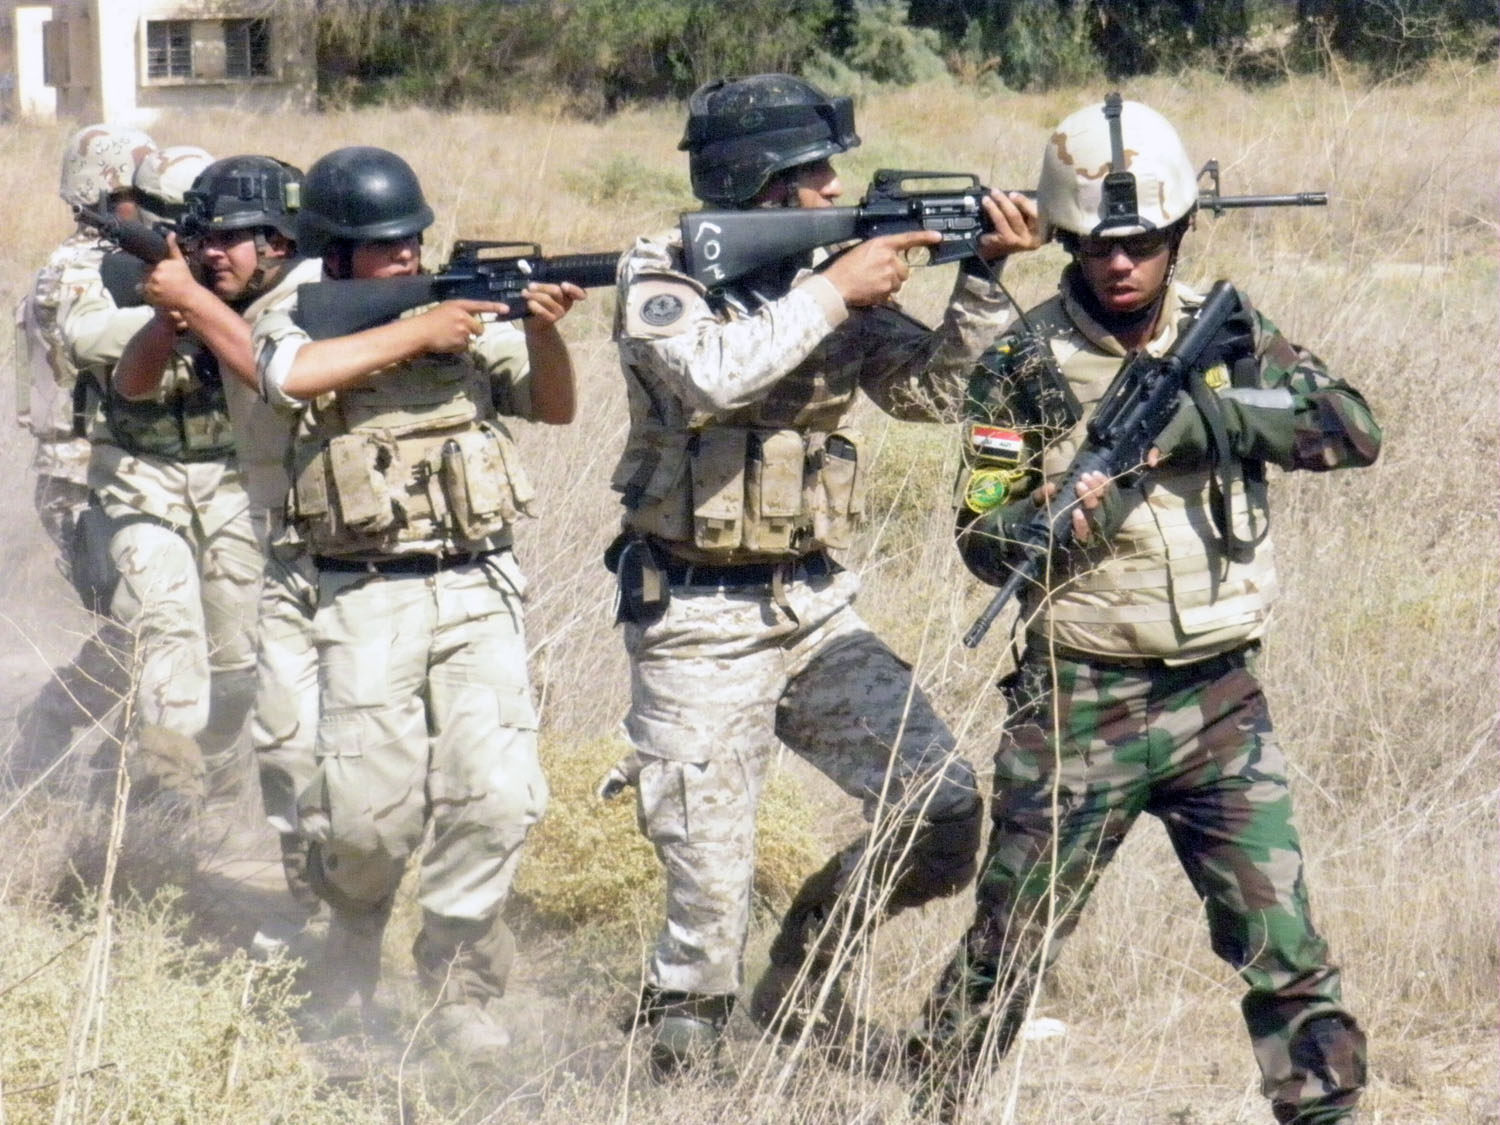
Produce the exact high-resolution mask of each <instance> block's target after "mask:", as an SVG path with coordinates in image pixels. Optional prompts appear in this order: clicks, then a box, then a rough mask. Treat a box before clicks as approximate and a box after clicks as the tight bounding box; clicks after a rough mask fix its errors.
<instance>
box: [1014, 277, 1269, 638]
mask: <svg viewBox="0 0 1500 1125" xmlns="http://www.w3.org/2000/svg"><path fill="white" fill-rule="evenodd" d="M1069 314H1077V310H1075V309H1072V308H1069V310H1068V313H1064V312H1063V309H1062V306H1061V303H1060V302H1059V301H1053V302H1048V304H1047V305H1044V306H1043V308H1042V310H1041V315H1037V314H1033V315H1032V317H1031V319H1032V321H1033V323H1038V322H1040V323H1041V324H1042V325H1044V326H1046V327H1044V328H1043V331H1044V333H1045V334H1046V335H1048V336H1049V337H1051V341H1050V342H1051V344H1052V350H1053V354H1054V355H1056V357H1057V359H1058V363H1059V364H1060V365H1061V367H1062V371H1063V374H1064V375H1065V376H1066V377H1067V380H1068V382H1069V384H1070V385H1071V386H1072V388H1073V390H1074V392H1075V393H1076V394H1077V395H1078V399H1079V402H1080V403H1081V404H1082V406H1083V408H1084V414H1085V418H1087V416H1088V415H1089V414H1091V413H1092V410H1093V407H1094V406H1095V405H1096V404H1097V403H1098V401H1099V399H1100V397H1101V396H1102V395H1103V393H1104V391H1105V389H1106V388H1107V387H1108V386H1109V384H1110V381H1111V380H1112V379H1113V378H1114V375H1115V372H1116V371H1117V370H1118V369H1119V366H1120V363H1121V358H1122V357H1120V356H1117V355H1107V354H1100V352H1098V351H1095V350H1093V349H1092V348H1089V349H1085V348H1084V347H1083V345H1084V343H1085V342H1086V340H1085V337H1084V336H1083V335H1082V334H1081V333H1080V332H1079V331H1078V328H1077V326H1076V324H1072V323H1068V321H1069V320H1071V319H1072V317H1071V316H1070V315H1069ZM1064 318H1067V319H1064ZM1176 323H1177V315H1176V312H1175V311H1172V312H1171V314H1170V325H1169V327H1168V328H1167V329H1166V330H1165V331H1164V332H1163V333H1161V334H1160V335H1159V336H1158V337H1157V338H1156V339H1155V340H1153V341H1152V342H1151V345H1150V351H1151V352H1152V353H1153V354H1161V353H1162V352H1164V351H1165V350H1166V349H1167V348H1168V347H1170V346H1171V344H1172V342H1173V341H1174V340H1175V339H1176V330H1175V325H1176ZM1064 324H1066V325H1067V327H1068V328H1069V329H1070V331H1068V332H1058V333H1057V334H1056V335H1053V332H1051V331H1047V328H1053V329H1056V328H1058V327H1061V326H1062V325H1064ZM1209 382H1210V385H1212V384H1213V383H1214V382H1215V380H1214V379H1213V377H1212V373H1210V379H1209ZM1227 382H1228V381H1227V378H1226V379H1224V380H1222V381H1221V386H1220V387H1219V388H1216V389H1222V388H1223V387H1226V386H1227ZM1083 436H1084V425H1083V423H1080V424H1079V426H1078V427H1076V428H1075V430H1074V432H1073V433H1072V434H1070V435H1069V436H1068V437H1067V438H1065V439H1063V440H1062V441H1059V442H1057V443H1056V444H1054V445H1053V446H1051V447H1050V448H1049V449H1048V450H1047V452H1046V454H1045V455H1044V458H1043V471H1044V472H1045V474H1046V475H1047V477H1048V479H1050V480H1057V479H1059V478H1060V476H1061V474H1062V473H1063V472H1064V471H1065V470H1066V468H1067V466H1068V464H1069V462H1070V461H1071V460H1072V457H1073V454H1074V452H1075V451H1076V450H1077V447H1078V442H1079V441H1080V440H1082V438H1083ZM1147 481H1148V483H1147V484H1146V486H1145V492H1146V502H1145V503H1143V504H1140V505H1138V506H1137V507H1136V508H1135V509H1134V510H1132V511H1131V512H1130V513H1129V515H1128V516H1127V517H1126V519H1125V522H1124V524H1123V525H1122V526H1121V528H1120V530H1119V531H1118V532H1117V533H1116V534H1115V536H1114V538H1113V539H1112V540H1111V542H1110V543H1109V544H1108V545H1107V547H1104V548H1099V549H1095V550H1092V551H1089V552H1087V561H1083V560H1080V562H1079V565H1078V566H1076V567H1075V568H1074V572H1075V576H1074V577H1072V578H1070V579H1069V580H1068V582H1067V583H1066V584H1065V585H1064V586H1062V587H1060V588H1058V589H1056V590H1055V591H1054V592H1053V594H1052V595H1051V597H1050V598H1049V599H1047V601H1046V602H1045V603H1044V604H1042V605H1041V606H1040V608H1038V606H1037V599H1036V598H1035V597H1033V598H1032V599H1031V600H1030V602H1029V604H1028V606H1027V607H1026V613H1025V619H1026V620H1027V621H1028V628H1029V630H1030V631H1031V632H1032V633H1034V634H1037V635H1039V636H1043V637H1046V636H1049V635H1050V636H1051V637H1052V638H1053V639H1054V640H1055V641H1056V642H1057V643H1058V644H1061V645H1066V646H1068V647H1069V648H1074V649H1078V650H1080V651H1083V652H1091V653H1098V654H1100V655H1103V656H1117V657H1141V656H1147V657H1157V658H1161V659H1164V660H1167V661H1168V662H1179V661H1181V662H1186V661H1191V660H1199V659H1202V658H1203V657H1206V656H1211V655H1214V654H1215V653H1219V652H1225V651H1228V650H1230V649H1233V648H1237V647H1239V646H1240V645H1242V644H1244V643H1245V642H1247V641H1251V640H1255V639H1257V638H1259V637H1260V636H1261V634H1262V633H1263V632H1264V630H1265V625H1266V618H1267V615H1268V613H1269V612H1270V608H1271V604H1272V602H1273V601H1274V600H1275V596H1276V568H1275V563H1274V560H1273V558H1272V547H1271V542H1270V540H1269V538H1267V539H1266V540H1265V541H1263V542H1262V543H1261V544H1260V545H1259V546H1258V547H1257V548H1256V551H1255V555H1254V557H1253V558H1252V559H1251V560H1250V561H1249V562H1248V563H1243V564H1242V563H1234V562H1231V561H1230V560H1229V558H1228V557H1227V556H1226V555H1225V553H1224V550H1223V545H1222V543H1221V542H1220V540H1219V536H1218V534H1217V533H1216V532H1215V530H1214V526H1213V520H1212V518H1211V517H1210V515H1209V506H1208V487H1209V478H1208V470H1207V469H1193V470H1188V471H1179V472H1173V471H1171V470H1169V469H1162V470H1156V471H1153V472H1152V473H1151V474H1150V475H1149V477H1148V478H1147ZM1232 495H1233V502H1232V508H1231V510H1232V514H1233V518H1234V521H1235V525H1236V528H1237V529H1238V531H1239V533H1240V534H1241V535H1246V536H1248V535H1249V531H1250V528H1249V522H1250V513H1249V507H1248V504H1247V502H1246V499H1245V494H1244V489H1243V487H1242V486H1240V485H1239V484H1238V483H1236V485H1235V487H1234V491H1233V494H1232ZM1033 614H1035V615H1034V616H1033Z"/></svg>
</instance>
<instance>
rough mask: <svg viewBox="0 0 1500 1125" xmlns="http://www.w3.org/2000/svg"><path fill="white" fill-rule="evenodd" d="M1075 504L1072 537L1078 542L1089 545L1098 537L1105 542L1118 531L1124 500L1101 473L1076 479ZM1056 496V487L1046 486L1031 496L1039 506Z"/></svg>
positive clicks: (1051, 484) (1110, 481) (1085, 474)
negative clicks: (1076, 495)
mask: <svg viewBox="0 0 1500 1125" xmlns="http://www.w3.org/2000/svg"><path fill="white" fill-rule="evenodd" d="M1077 493H1078V503H1077V504H1076V505H1075V506H1074V508H1073V512H1072V519H1073V534H1074V535H1075V536H1076V537H1077V539H1078V542H1080V543H1088V542H1090V541H1092V540H1093V538H1094V537H1095V536H1096V535H1097V536H1098V537H1099V538H1100V539H1102V540H1103V541H1105V542H1108V541H1109V539H1110V538H1111V537H1112V536H1113V535H1114V533H1115V532H1116V531H1118V530H1119V527H1120V522H1121V520H1122V519H1123V518H1124V515H1125V510H1124V509H1125V501H1124V498H1123V497H1122V496H1121V495H1120V490H1119V489H1118V488H1116V487H1115V483H1114V481H1112V480H1110V479H1109V477H1107V476H1105V475H1104V474H1103V473H1084V474H1083V476H1081V477H1080V478H1079V479H1078V485H1077ZM1056 495H1057V485H1056V484H1053V483H1050V482H1049V483H1047V484H1044V485H1042V486H1041V487H1040V488H1038V489H1037V490H1036V491H1035V492H1033V493H1032V494H1031V499H1032V502H1033V503H1035V504H1036V505H1037V506H1038V507H1040V506H1042V505H1043V504H1046V503H1047V502H1048V501H1049V500H1051V499H1052V498H1053V497H1054V496H1056Z"/></svg>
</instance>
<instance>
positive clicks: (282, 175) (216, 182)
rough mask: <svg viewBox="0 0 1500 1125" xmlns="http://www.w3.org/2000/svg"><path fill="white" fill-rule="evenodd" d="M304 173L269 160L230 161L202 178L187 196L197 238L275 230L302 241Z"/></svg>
mask: <svg viewBox="0 0 1500 1125" xmlns="http://www.w3.org/2000/svg"><path fill="white" fill-rule="evenodd" d="M301 188H302V169H300V168H296V167H293V166H292V165H290V164H284V163H282V162H281V161H280V160H276V159H273V158H272V157H269V156H230V157H226V158H225V159H223V160H216V161H214V162H213V163H212V164H210V165H209V166H208V167H207V168H205V169H203V171H202V172H200V173H199V174H198V178H197V179H196V180H194V181H193V186H192V188H191V189H190V190H189V191H188V193H187V200H188V204H189V207H190V208H191V216H192V223H193V227H194V230H195V232H196V233H203V232H206V231H214V230H251V229H260V228H266V229H270V230H275V231H277V232H279V233H280V234H282V235H284V236H286V237H287V238H290V239H295V238H296V237H297V219H296V211H297V207H298V205H299V201H300V196H301Z"/></svg>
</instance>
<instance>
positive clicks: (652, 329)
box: [625, 277, 703, 338]
mask: <svg viewBox="0 0 1500 1125" xmlns="http://www.w3.org/2000/svg"><path fill="white" fill-rule="evenodd" d="M702 300H703V297H702V295H701V294H700V293H699V292H698V290H697V289H695V288H694V287H693V286H692V285H691V284H690V283H689V282H687V281H685V280H684V281H677V280H675V279H673V278H669V277H644V278H640V279H638V280H637V281H635V282H633V283H632V284H631V286H630V289H629V292H628V293H627V295H626V298H625V335H627V336H644V337H647V338H652V337H660V336H675V335H676V334H677V333H679V332H681V331H682V330H683V329H684V328H686V327H687V325H688V323H689V322H690V321H691V315H690V308H691V306H692V305H693V304H694V303H695V302H696V303H700V304H701V303H702Z"/></svg>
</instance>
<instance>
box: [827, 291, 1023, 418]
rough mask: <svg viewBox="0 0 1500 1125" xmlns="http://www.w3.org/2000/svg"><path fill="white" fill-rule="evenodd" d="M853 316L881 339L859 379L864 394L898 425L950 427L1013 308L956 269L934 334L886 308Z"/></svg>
mask: <svg viewBox="0 0 1500 1125" xmlns="http://www.w3.org/2000/svg"><path fill="white" fill-rule="evenodd" d="M997 272H998V270H997ZM856 315H861V316H864V317H866V318H868V319H869V321H870V330H871V332H872V333H877V334H878V335H879V336H880V337H881V338H879V339H877V340H876V341H875V342H874V344H873V346H872V347H871V350H870V353H869V358H868V360H867V361H866V363H865V367H864V370H863V372H862V374H861V376H860V386H861V387H862V388H863V389H864V391H865V393H866V394H867V395H869V396H870V398H871V399H872V400H873V401H874V402H875V404H876V405H877V406H879V407H880V408H881V409H882V410H884V411H885V412H886V413H887V414H890V415H892V416H893V417H896V418H900V419H901V420H903V421H907V422H951V421H954V420H956V419H957V418H958V416H959V414H960V413H961V411H962V409H963V404H964V395H965V392H966V390H967V387H968V382H969V373H970V372H971V371H972V370H973V369H974V364H975V363H976V362H977V361H978V359H979V357H980V356H981V355H982V354H983V353H984V350H985V349H986V348H987V347H989V346H990V344H992V343H993V342H994V340H995V338H996V337H998V336H999V335H1001V334H1002V333H1003V332H1004V331H1005V330H1006V329H1007V328H1008V327H1009V326H1010V323H1011V321H1012V320H1013V319H1014V317H1015V309H1014V307H1013V306H1012V305H1011V303H1010V301H1009V300H1008V299H1006V297H1005V296H1004V294H1003V293H1002V291H1001V289H1000V287H999V285H997V284H995V283H993V282H991V281H989V280H988V279H983V278H978V277H973V276H970V275H969V274H966V273H964V272H963V271H962V270H960V271H959V274H958V280H957V281H956V282H955V283H954V286H953V296H952V297H951V298H950V299H949V301H948V308H947V310H946V311H945V312H944V314H943V322H942V324H940V325H939V326H938V327H937V328H936V329H929V328H927V327H926V326H925V325H923V324H921V323H920V322H919V321H916V320H914V319H912V318H911V317H908V316H905V315H904V314H901V313H898V312H896V311H895V310H894V309H890V308H884V307H882V308H876V309H870V310H865V311H862V312H861V313H858V314H856Z"/></svg>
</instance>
